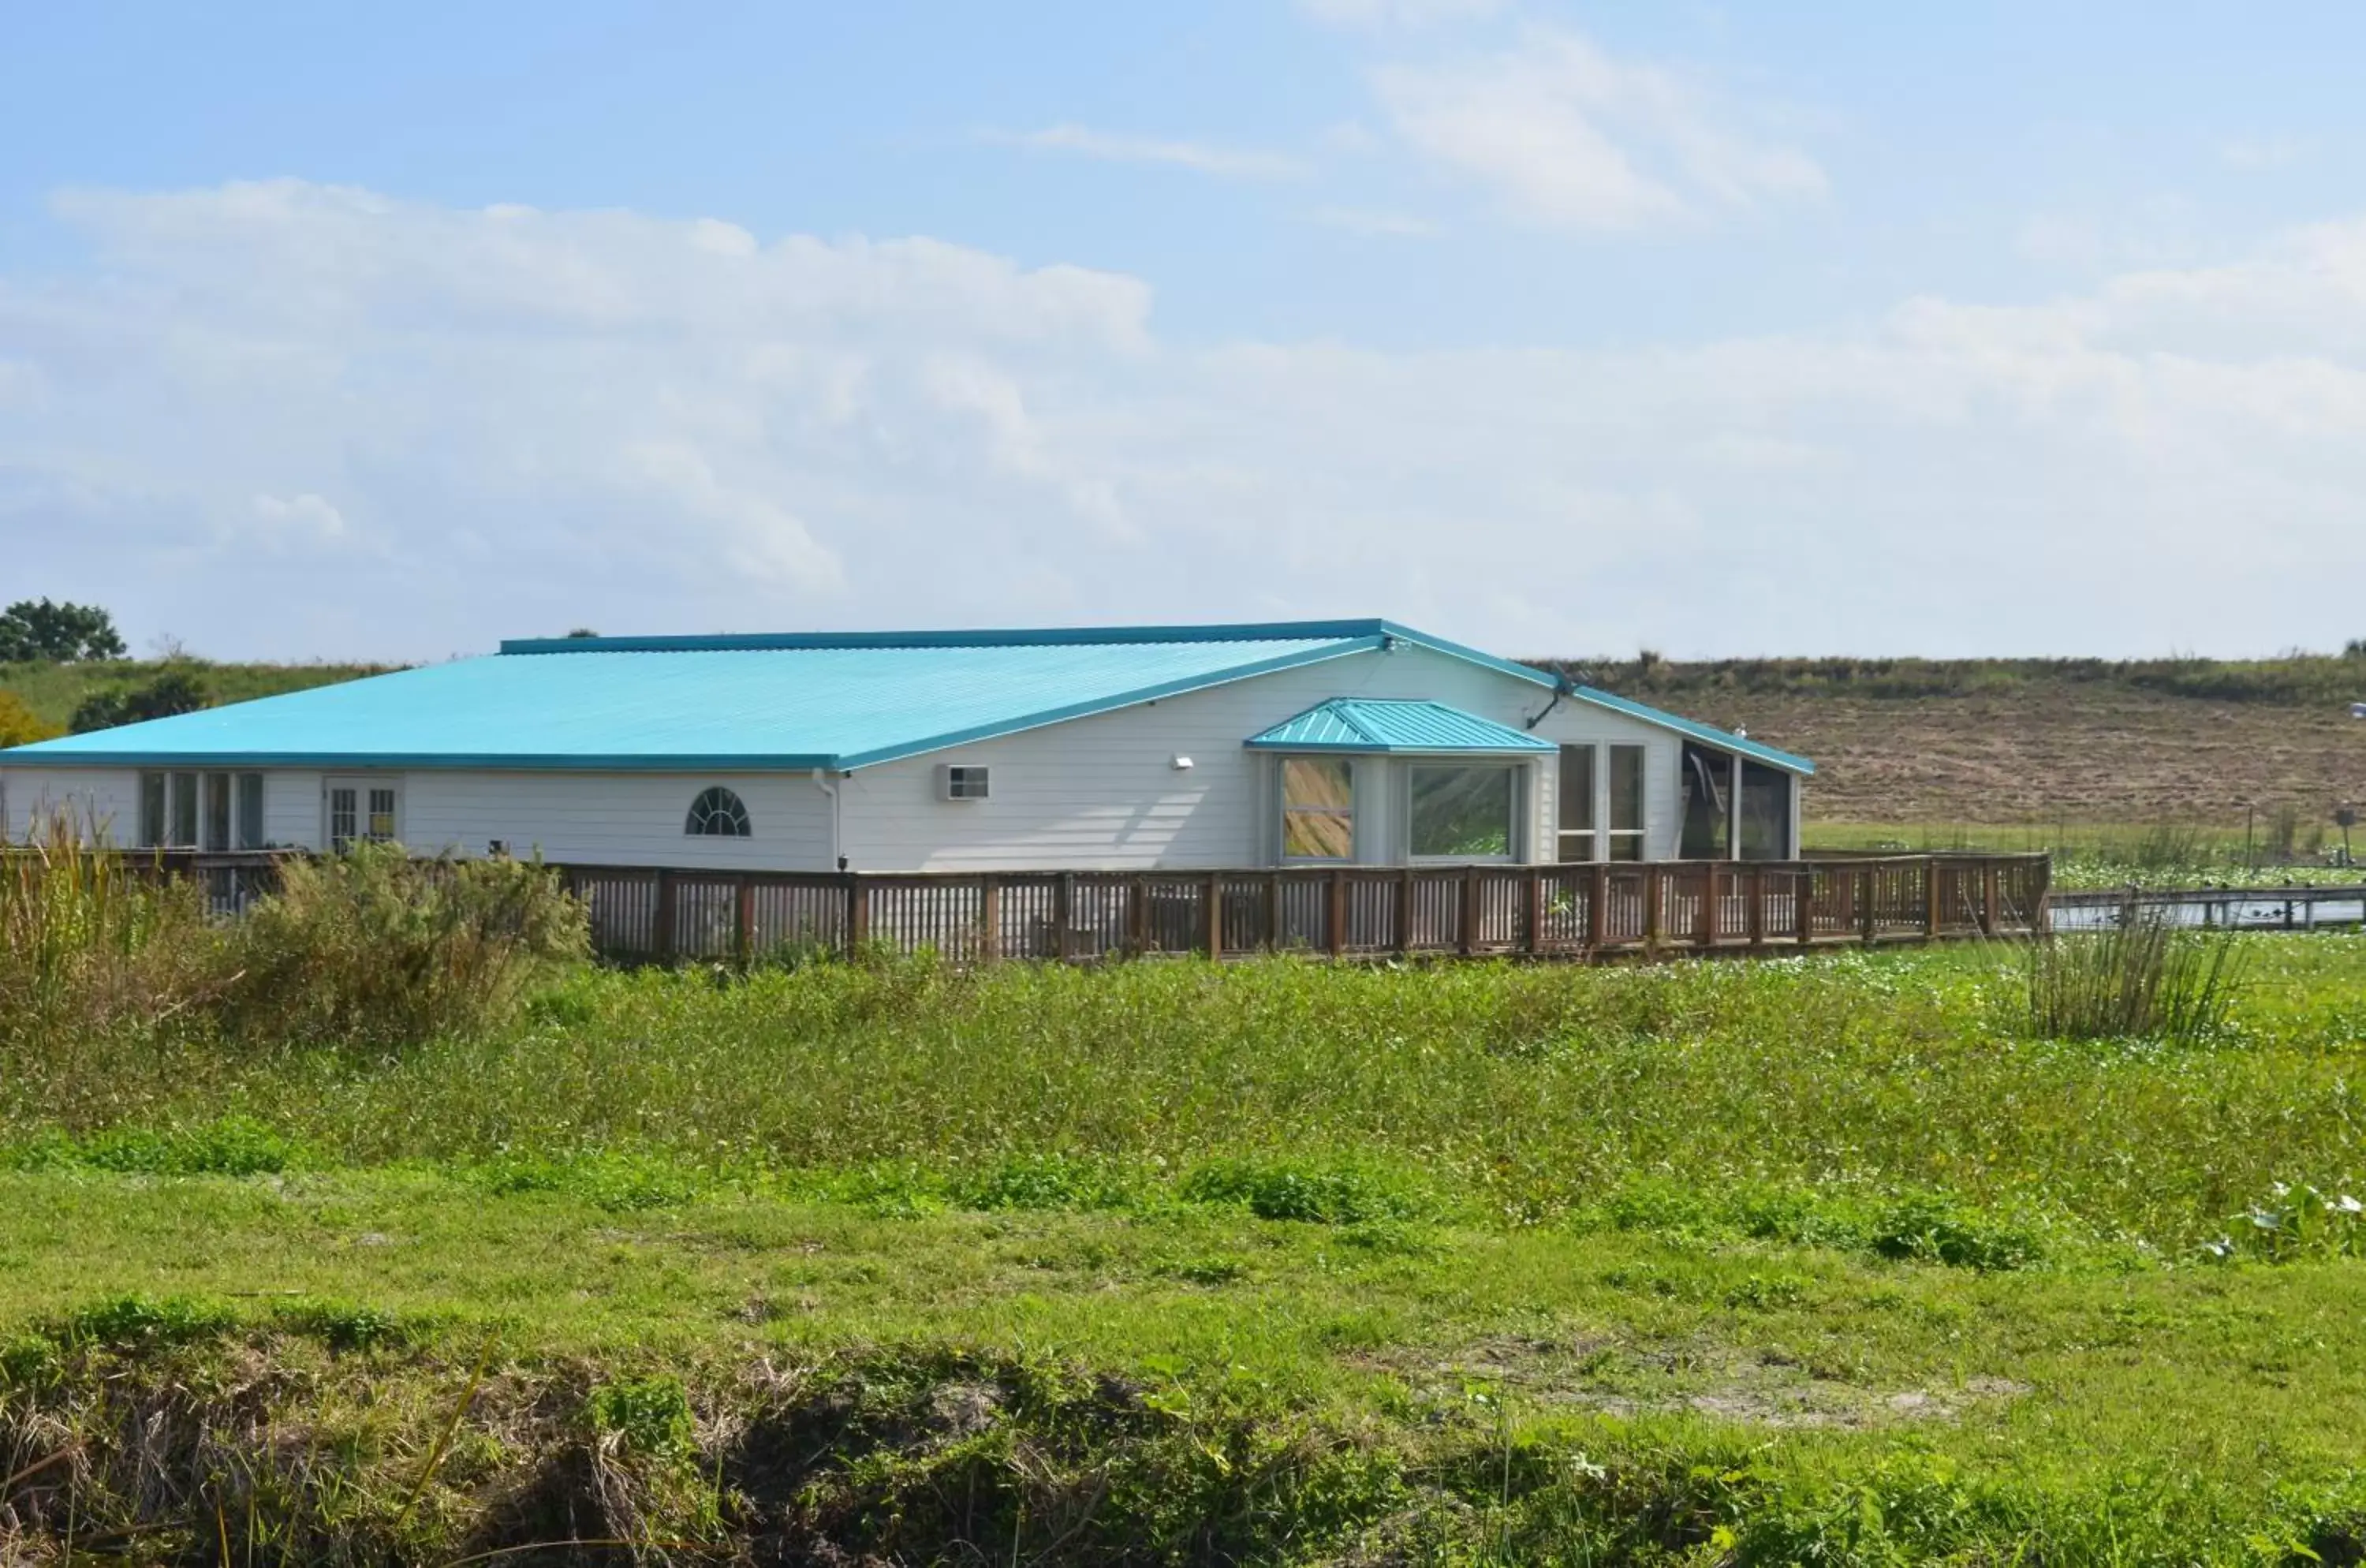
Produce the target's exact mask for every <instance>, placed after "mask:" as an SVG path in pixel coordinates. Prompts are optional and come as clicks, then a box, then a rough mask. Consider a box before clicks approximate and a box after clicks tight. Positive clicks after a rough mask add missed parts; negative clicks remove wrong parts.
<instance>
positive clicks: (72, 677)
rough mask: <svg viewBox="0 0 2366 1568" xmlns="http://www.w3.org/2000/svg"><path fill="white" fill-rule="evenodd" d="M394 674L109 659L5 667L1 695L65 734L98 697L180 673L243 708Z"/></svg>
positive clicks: (353, 667)
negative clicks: (88, 700) (13, 697)
mask: <svg viewBox="0 0 2366 1568" xmlns="http://www.w3.org/2000/svg"><path fill="white" fill-rule="evenodd" d="M392 668H394V666H392V665H384V664H216V663H214V662H212V661H210V660H202V659H169V660H143V659H109V660H95V661H93V662H90V663H86V664H0V692H14V693H15V694H17V696H18V697H20V698H22V699H23V701H24V703H25V705H26V706H27V707H28V708H30V709H31V710H32V711H33V714H34V716H35V717H37V718H39V719H40V720H41V721H42V722H43V723H45V724H48V725H50V726H51V727H54V728H64V727H65V726H66V724H67V723H68V722H69V721H70V720H71V719H72V718H73V712H74V709H75V708H76V707H77V706H79V705H81V704H82V702H83V700H84V698H85V697H88V696H90V695H91V694H93V693H96V692H103V691H109V690H113V689H116V688H118V687H126V686H138V685H142V684H145V683H146V682H150V681H152V680H154V679H155V678H156V677H157V676H159V675H163V674H167V673H171V672H175V671H179V672H182V673H186V674H189V675H193V676H195V677H196V678H197V680H198V681H200V682H203V683H204V685H205V687H206V689H207V691H208V693H209V694H211V696H212V698H213V700H214V701H215V702H216V703H242V702H245V701H247V700H249V699H250V698H254V697H270V696H276V695H278V694H280V693H282V692H300V691H303V690H306V689H307V688H309V687H312V686H326V685H331V684H332V683H334V682H339V681H352V680H355V679H358V678H359V677H361V676H364V675H378V674H383V673H385V672H386V671H388V670H389V669H392Z"/></svg>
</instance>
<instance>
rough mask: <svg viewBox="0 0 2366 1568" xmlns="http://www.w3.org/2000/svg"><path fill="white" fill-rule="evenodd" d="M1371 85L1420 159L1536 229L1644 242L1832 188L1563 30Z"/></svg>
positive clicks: (1773, 148) (1666, 76) (1792, 156)
mask: <svg viewBox="0 0 2366 1568" xmlns="http://www.w3.org/2000/svg"><path fill="white" fill-rule="evenodd" d="M1372 85H1373V88H1374V90H1375V92H1376V93H1377V94H1378V96H1379V97H1380V104H1381V106H1382V107H1383V108H1384V109H1385V110H1386V111H1387V113H1388V115H1389V118H1390V119H1391V123H1392V124H1393V126H1394V128H1395V130H1396V132H1397V134H1398V135H1399V136H1400V137H1401V138H1402V139H1403V141H1404V142H1405V143H1406V144H1407V145H1408V146H1410V147H1411V148H1412V149H1413V150H1414V152H1418V153H1420V154H1421V155H1422V156H1424V157H1425V158H1427V159H1428V160H1430V161H1431V162H1432V163H1434V164H1437V165H1438V166H1439V167H1441V168H1444V169H1446V170H1448V171H1450V172H1452V173H1454V174H1456V175H1460V176H1463V177H1465V178H1467V179H1470V180H1472V181H1474V182H1476V183H1477V184H1478V185H1480V186H1482V187H1483V188H1485V189H1487V190H1488V191H1490V192H1491V193H1492V194H1493V196H1494V197H1496V198H1497V199H1498V200H1499V201H1500V202H1501V203H1502V205H1503V206H1504V208H1505V209H1507V210H1508V211H1510V212H1511V213H1512V214H1513V215H1515V217H1518V218H1521V219H1524V220H1528V221H1531V222H1535V223H1539V224H1545V225H1549V226H1556V227H1567V228H1574V229H1593V230H1628V229H1638V228H1643V227H1646V226H1650V225H1654V224H1662V223H1668V222H1673V221H1678V220H1699V219H1704V218H1707V217H1709V216H1712V215H1714V214H1717V213H1718V212H1723V211H1729V210H1733V209H1742V208H1748V207H1752V206H1755V205H1758V204H1761V203H1763V202H1767V201H1772V200H1795V199H1798V198H1801V197H1815V196H1820V195H1821V194H1822V193H1823V191H1824V189H1825V180H1824V175H1823V171H1822V170H1821V169H1820V167H1818V165H1817V164H1816V163H1815V161H1814V160H1813V159H1812V158H1810V157H1809V156H1808V154H1807V153H1806V152H1801V151H1800V150H1798V149H1797V148H1795V147H1791V146H1787V145H1785V144H1784V143H1783V142H1782V141H1779V140H1777V139H1775V138H1772V137H1770V136H1768V135H1765V134H1763V133H1762V132H1759V131H1756V130H1752V129H1751V128H1749V127H1747V126H1745V125H1742V124H1740V123H1736V122H1735V117H1734V115H1733V113H1732V111H1731V110H1730V109H1729V107H1728V106H1725V105H1722V104H1720V103H1718V102H1717V101H1716V100H1715V99H1714V98H1713V97H1712V96H1710V95H1709V94H1707V92H1706V91H1705V90H1704V89H1702V88H1700V87H1698V86H1696V85H1693V84H1690V83H1688V82H1686V81H1684V79H1682V78H1680V77H1678V76H1677V75H1675V74H1673V73H1670V72H1668V71H1665V70H1663V69H1662V68H1660V67H1657V66H1652V65H1646V64H1639V63H1637V62H1629V61H1624V60H1620V59H1618V58H1617V57H1615V56H1613V55H1611V54H1610V53H1608V52H1607V51H1605V50H1603V49H1601V48H1600V47H1599V46H1597V45H1596V44H1594V42H1593V41H1592V40H1591V39H1586V38H1584V37H1583V36H1582V35H1580V34H1577V33H1574V32H1570V31H1567V30H1563V29H1560V28H1544V27H1534V28H1528V29H1527V31H1526V32H1525V34H1524V35H1523V37H1522V39H1521V41H1520V43H1519V45H1518V47H1517V48H1515V49H1514V50H1511V51H1505V52H1501V53H1495V54H1489V55H1481V56H1470V57H1464V58H1459V59H1456V60H1450V61H1446V62H1425V63H1418V64H1403V63H1400V64H1391V65H1386V66H1382V67H1380V69H1378V70H1376V71H1375V72H1374V73H1373V76H1372Z"/></svg>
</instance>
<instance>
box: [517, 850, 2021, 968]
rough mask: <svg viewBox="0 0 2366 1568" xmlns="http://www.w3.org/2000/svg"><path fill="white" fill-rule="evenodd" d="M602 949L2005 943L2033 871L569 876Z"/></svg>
mask: <svg viewBox="0 0 2366 1568" xmlns="http://www.w3.org/2000/svg"><path fill="white" fill-rule="evenodd" d="M561 870H562V872H563V874H565V875H566V877H567V879H568V882H569V886H572V887H573V888H574V889H575V891H576V892H578V893H579V894H580V895H581V896H582V897H583V898H584V899H585V900H586V901H587V902H588V903H589V904H590V906H591V920H592V931H593V937H594V941H595V942H596V943H597V945H598V947H599V950H600V952H601V953H603V955H605V956H609V957H612V958H617V959H623V960H627V961H643V962H649V961H654V962H660V963H663V962H670V961H675V960H704V961H725V962H734V961H737V962H745V961H748V960H749V959H755V958H760V957H763V956H765V955H767V954H770V953H782V952H784V951H794V950H799V949H804V950H810V951H817V952H830V953H848V952H852V951H856V950H860V949H867V948H878V949H884V950H885V951H889V952H895V953H916V952H918V951H921V950H923V949H929V950H933V951H934V952H936V953H940V954H941V955H943V956H944V957H946V958H948V959H951V960H952V961H954V962H956V963H963V964H976V963H994V962H997V961H1003V960H1012V959H1020V960H1025V959H1038V960H1042V959H1050V960H1065V961H1068V962H1080V961H1096V960H1102V959H1110V958H1147V957H1179V956H1183V955H1186V954H1201V955H1206V956H1211V957H1216V958H1230V957H1234V956H1245V955H1247V954H1250V953H1270V952H1287V953H1312V954H1321V955H1328V956H1331V957H1334V958H1356V959H1379V958H1392V957H1416V956H1422V957H1426V956H1462V957H1481V956H1519V957H1529V958H1560V959H1607V958H1618V957H1646V958H1649V957H1673V956H1676V955H1679V954H1684V953H1768V954H1771V953H1784V952H1797V951H1799V950H1800V949H1802V948H1814V947H1827V946H1835V945H1866V944H1879V943H1884V942H1934V941H1947V940H1952V939H1960V938H1977V937H1983V936H2023V935H2028V934H2030V933H2032V932H2034V931H2043V930H2044V929H2045V901H2046V890H2047V871H2048V863H2047V860H2046V858H2045V856H2043V855H1987V856H1980V855H1904V856H1895V857H1885V858H1881V859H1854V860H1849V861H1844V862H1835V861H1786V862H1763V863H1726V862H1705V861H1686V862H1667V863H1651V864H1633V863H1627V864H1589V865H1548V866H1507V865H1472V866H1443V867H1432V866H1423V867H1417V868H1411V869H1397V868H1385V867H1360V866H1359V867H1347V868H1341V869H1337V870H1324V869H1316V870H1300V869H1289V870H1281V871H1273V870H1247V871H1212V872H1068V873H1061V872H997V873H990V874H974V875H962V874H873V873H853V874H796V873H747V874H733V873H715V872H697V871H681V870H671V871H669V870H648V869H641V868H628V867H604V866H567V867H563V868H561Z"/></svg>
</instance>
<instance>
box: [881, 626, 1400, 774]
mask: <svg viewBox="0 0 2366 1568" xmlns="http://www.w3.org/2000/svg"><path fill="white" fill-rule="evenodd" d="M1357 624H1369V623H1357ZM1145 640H1146V639H1145ZM1211 640H1212V639H1211ZM1274 640H1276V641H1280V640H1282V639H1280V638H1275V639H1274ZM1379 647H1380V637H1346V638H1343V639H1342V640H1340V641H1338V642H1335V643H1332V644H1330V645H1329V646H1328V647H1324V648H1316V649H1308V650H1307V651H1305V652H1302V653H1286V654H1282V655H1279V656H1278V657H1276V658H1273V659H1260V660H1255V661H1254V662H1252V663H1248V664H1235V665H1233V666H1231V667H1230V668H1229V669H1224V670H1218V671H1211V672H1210V673H1208V674H1204V675H1191V676H1186V677H1184V678H1182V679H1180V680H1175V681H1163V682H1159V683H1158V684H1156V685H1155V686H1137V687H1135V688H1134V689H1133V690H1132V691H1130V692H1118V693H1113V694H1110V695H1109V696H1106V697H1100V698H1097V699H1095V700H1094V701H1092V702H1085V703H1071V704H1069V705H1066V706H1065V707H1056V708H1046V709H1044V710H1042V712H1040V713H1031V714H1027V715H1025V716H1021V717H1019V718H1013V719H1003V720H999V721H997V722H996V723H993V724H982V725H977V726H975V727H974V728H969V729H956V730H950V731H948V732H946V733H945V734H942V735H930V736H924V737H922V738H920V739H916V740H907V741H905V742H904V743H903V744H901V745H897V746H882V747H879V748H877V749H876V750H870V751H862V752H857V753H855V754H854V755H852V756H847V757H840V758H839V759H838V760H837V761H836V771H837V772H839V773H852V772H853V771H854V770H855V769H857V768H875V767H877V766H878V765H879V764H880V763H882V762H894V761H901V760H902V759H903V758H906V757H917V756H919V755H921V754H922V753H924V752H928V751H942V750H947V749H949V748H951V747H954V746H968V745H972V744H975V742H977V741H980V740H994V739H1000V738H1001V737H1003V736H1005V735H1017V734H1020V733H1021V732H1022V731H1025V730H1030V729H1041V728H1043V727H1044V726H1045V725H1047V724H1063V723H1065V722H1066V721H1067V720H1069V719H1072V718H1089V717H1090V716H1093V715H1094V714H1097V713H1110V712H1113V711H1115V710H1116V709H1118V708H1127V707H1132V706H1133V705H1135V704H1137V703H1155V702H1156V701H1157V700H1158V699H1159V698H1161V697H1177V696H1181V695H1182V694H1184V693H1186V692H1197V691H1202V690H1205V689H1206V688H1208V687H1210V686H1227V685H1230V684H1231V683H1232V682H1234V681H1245V680H1247V679H1249V678H1250V677H1251V676H1254V675H1270V674H1272V673H1273V672H1274V671H1278V670H1295V669H1298V668H1299V667H1301V665H1307V664H1320V663H1322V662H1323V661H1324V660H1331V659H1343V658H1345V657H1346V656H1347V655H1349V654H1351V653H1369V652H1371V651H1372V650H1373V649H1377V648H1379Z"/></svg>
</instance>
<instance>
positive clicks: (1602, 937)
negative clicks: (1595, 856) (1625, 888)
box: [1585, 861, 1610, 954]
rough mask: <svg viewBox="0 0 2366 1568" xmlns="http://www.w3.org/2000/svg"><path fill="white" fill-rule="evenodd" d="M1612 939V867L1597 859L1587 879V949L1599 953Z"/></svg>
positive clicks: (1588, 951)
mask: <svg viewBox="0 0 2366 1568" xmlns="http://www.w3.org/2000/svg"><path fill="white" fill-rule="evenodd" d="M1609 940H1610V868H1609V867H1608V866H1606V865H1605V864H1603V863H1602V862H1600V861H1595V862H1594V865H1593V867H1592V868H1591V870H1590V871H1589V872H1588V873H1587V874H1586V879H1585V951H1586V952H1587V953H1589V954H1594V953H1600V952H1601V951H1602V946H1603V943H1605V942H1607V941H1609Z"/></svg>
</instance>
